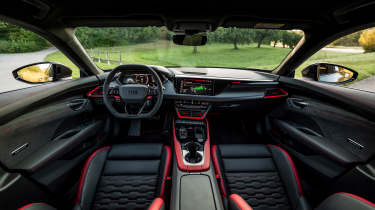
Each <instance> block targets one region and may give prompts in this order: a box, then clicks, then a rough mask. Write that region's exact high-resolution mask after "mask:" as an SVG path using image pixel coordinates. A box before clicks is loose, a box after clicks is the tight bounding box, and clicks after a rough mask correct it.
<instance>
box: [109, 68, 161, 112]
mask: <svg viewBox="0 0 375 210" xmlns="http://www.w3.org/2000/svg"><path fill="white" fill-rule="evenodd" d="M127 70H133V71H134V70H140V71H145V70H146V71H148V72H150V73H151V75H152V76H153V77H154V80H155V82H156V88H152V87H150V86H148V85H143V84H121V85H119V86H118V87H115V88H118V91H117V92H118V93H119V94H118V95H119V96H117V97H119V99H120V101H122V102H123V103H124V104H125V107H124V113H120V112H119V111H118V110H116V108H115V107H114V106H113V104H112V100H111V99H110V97H111V96H110V95H109V84H110V83H111V82H112V81H113V80H114V79H115V76H116V74H117V73H119V72H123V71H127ZM148 96H151V97H156V102H155V105H154V106H153V107H152V108H151V110H150V111H148V112H146V113H142V112H143V109H144V108H145V106H146V100H147V97H148ZM103 99H104V104H105V106H106V107H107V108H108V110H109V112H110V113H111V114H113V115H114V116H115V117H118V118H122V119H143V118H150V117H152V116H153V115H154V114H155V113H156V112H157V111H158V110H159V108H160V106H161V103H162V101H163V86H162V82H161V80H160V77H159V75H158V74H157V73H156V72H155V71H154V70H153V69H152V68H151V67H149V66H146V65H138V64H127V65H120V66H118V67H116V68H115V69H113V70H112V71H111V72H110V73H109V74H108V76H107V79H106V80H105V82H104V85H103ZM128 104H137V105H140V108H139V111H138V112H137V113H135V114H131V113H129V112H128V111H127V108H126V107H127V105H128Z"/></svg>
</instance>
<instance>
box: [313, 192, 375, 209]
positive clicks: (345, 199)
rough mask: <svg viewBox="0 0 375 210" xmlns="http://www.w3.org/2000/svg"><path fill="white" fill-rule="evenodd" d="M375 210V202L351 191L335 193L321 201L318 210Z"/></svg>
mask: <svg viewBox="0 0 375 210" xmlns="http://www.w3.org/2000/svg"><path fill="white" fill-rule="evenodd" d="M337 209H340V210H354V209H355V210H375V204H374V203H371V202H370V201H368V200H366V199H364V198H362V197H359V196H356V195H353V194H349V193H343V192H340V193H335V194H333V195H331V196H329V197H328V198H327V199H325V200H324V201H323V203H321V204H320V205H319V206H318V208H316V210H337Z"/></svg>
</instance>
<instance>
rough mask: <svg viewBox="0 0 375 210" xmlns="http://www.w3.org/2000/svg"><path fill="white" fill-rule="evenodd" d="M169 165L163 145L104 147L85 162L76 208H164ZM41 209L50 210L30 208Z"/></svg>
mask: <svg viewBox="0 0 375 210" xmlns="http://www.w3.org/2000/svg"><path fill="white" fill-rule="evenodd" d="M170 163H171V150H170V148H169V146H163V145H161V144H123V145H114V146H113V147H103V148H101V149H99V150H97V151H96V152H94V153H93V154H92V155H91V156H90V157H89V159H88V160H87V161H86V163H85V166H84V168H83V170H82V174H81V179H80V182H79V188H78V192H77V197H76V200H75V207H74V209H76V210H87V209H125V210H128V209H129V210H132V209H155V210H156V209H163V207H164V201H163V200H164V197H165V181H166V179H167V175H168V171H169V168H170ZM38 206H40V207H43V208H40V209H48V208H51V207H50V206H47V205H46V204H36V205H30V206H29V207H28V208H31V207H33V208H35V209H38V208H36V207H38ZM25 209H26V208H25Z"/></svg>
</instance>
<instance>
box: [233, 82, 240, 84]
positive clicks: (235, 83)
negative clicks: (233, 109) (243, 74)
mask: <svg viewBox="0 0 375 210" xmlns="http://www.w3.org/2000/svg"><path fill="white" fill-rule="evenodd" d="M232 84H241V82H232Z"/></svg>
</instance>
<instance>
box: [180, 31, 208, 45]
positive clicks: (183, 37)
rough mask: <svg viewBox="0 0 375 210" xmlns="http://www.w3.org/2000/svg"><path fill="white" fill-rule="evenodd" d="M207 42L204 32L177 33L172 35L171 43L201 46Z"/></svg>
mask: <svg viewBox="0 0 375 210" xmlns="http://www.w3.org/2000/svg"><path fill="white" fill-rule="evenodd" d="M206 42H207V36H206V35H204V34H193V35H188V34H177V35H173V43H175V44H177V45H187V46H201V45H205V44H206Z"/></svg>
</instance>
